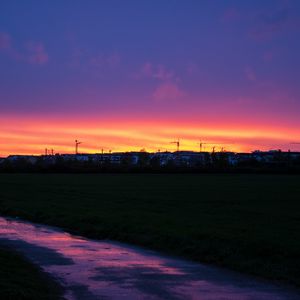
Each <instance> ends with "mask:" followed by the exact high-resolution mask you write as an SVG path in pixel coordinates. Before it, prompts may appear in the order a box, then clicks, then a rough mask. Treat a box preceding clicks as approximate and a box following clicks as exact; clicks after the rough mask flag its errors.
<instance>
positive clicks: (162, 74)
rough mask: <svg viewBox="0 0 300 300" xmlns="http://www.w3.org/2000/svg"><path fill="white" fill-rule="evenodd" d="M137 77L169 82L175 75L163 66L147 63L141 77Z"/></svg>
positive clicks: (143, 67)
mask: <svg viewBox="0 0 300 300" xmlns="http://www.w3.org/2000/svg"><path fill="white" fill-rule="evenodd" d="M137 77H148V78H154V79H158V80H162V81H167V80H171V79H174V78H175V74H174V72H172V71H170V70H168V69H167V68H166V67H165V66H163V65H153V64H151V63H149V62H147V63H145V64H144V65H143V66H142V69H141V72H140V76H137Z"/></svg>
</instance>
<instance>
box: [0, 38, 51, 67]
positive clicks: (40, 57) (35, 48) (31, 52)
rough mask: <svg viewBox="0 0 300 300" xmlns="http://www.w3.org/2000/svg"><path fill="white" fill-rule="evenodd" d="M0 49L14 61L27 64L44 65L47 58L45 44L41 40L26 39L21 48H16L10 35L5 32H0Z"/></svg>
mask: <svg viewBox="0 0 300 300" xmlns="http://www.w3.org/2000/svg"><path fill="white" fill-rule="evenodd" d="M0 51H1V52H2V53H5V54H6V55H8V56H9V57H10V58H12V59H14V60H16V61H21V62H26V63H29V64H37V65H44V64H46V63H47V62H48V60H49V56H48V53H47V52H46V49H45V46H44V45H43V44H42V43H41V42H36V41H27V42H25V43H24V46H23V47H21V49H18V48H17V47H15V46H14V44H13V39H12V37H11V36H10V35H9V34H8V33H5V32H1V33H0Z"/></svg>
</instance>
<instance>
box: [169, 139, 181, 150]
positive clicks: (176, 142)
mask: <svg viewBox="0 0 300 300" xmlns="http://www.w3.org/2000/svg"><path fill="white" fill-rule="evenodd" d="M170 144H176V147H177V152H179V147H180V141H179V139H178V140H177V141H174V142H170Z"/></svg>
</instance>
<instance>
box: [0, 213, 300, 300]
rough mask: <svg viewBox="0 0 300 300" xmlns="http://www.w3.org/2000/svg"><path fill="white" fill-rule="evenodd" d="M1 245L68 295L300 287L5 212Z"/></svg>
mask: <svg viewBox="0 0 300 300" xmlns="http://www.w3.org/2000/svg"><path fill="white" fill-rule="evenodd" d="M0 244H3V245H7V246H11V247H13V248H15V249H16V250H18V251H20V252H21V253H23V255H24V256H26V257H27V258H29V259H30V260H31V261H32V262H34V263H35V264H38V265H39V266H40V267H42V269H44V270H45V271H46V272H47V273H49V274H50V275H51V276H53V277H54V278H56V279H57V280H58V281H59V282H60V283H61V284H62V285H63V287H64V288H65V291H66V294H65V297H66V298H67V299H80V300H83V299H84V300H89V299H122V300H123V299H126V300H127V299H128V300H134V299H147V300H148V299H149V300H158V299H164V300H165V299H170V300H177V299H193V300H196V299H197V300H265V299H268V300H269V299H270V300H283V299H286V300H296V299H300V291H298V290H293V289H291V288H287V287H283V286H276V285H273V284H270V283H268V282H263V281H258V280H256V279H254V278H251V277H247V276H243V275H240V274H238V273H234V272H230V271H225V270H222V269H219V268H214V267H211V266H206V265H202V264H197V263H193V262H188V261H185V260H180V259H176V258H170V257H167V256H163V255H160V254H159V253H157V252H154V251H150V250H145V249H142V248H138V247H132V246H129V245H126V244H121V243H117V242H111V241H95V240H89V239H85V238H82V237H78V236H73V235H70V234H68V233H66V232H64V231H62V230H60V229H57V228H53V227H48V226H44V225H36V224H32V223H28V222H23V221H18V220H14V219H7V218H2V217H0Z"/></svg>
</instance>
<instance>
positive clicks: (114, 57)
mask: <svg viewBox="0 0 300 300" xmlns="http://www.w3.org/2000/svg"><path fill="white" fill-rule="evenodd" d="M106 62H107V64H108V65H109V66H110V67H116V66H117V65H119V63H120V62H121V57H120V55H119V54H117V53H113V54H111V55H109V56H108V57H107V58H106Z"/></svg>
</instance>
